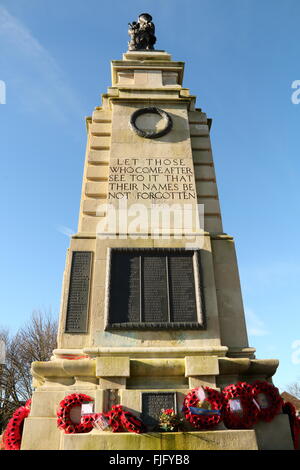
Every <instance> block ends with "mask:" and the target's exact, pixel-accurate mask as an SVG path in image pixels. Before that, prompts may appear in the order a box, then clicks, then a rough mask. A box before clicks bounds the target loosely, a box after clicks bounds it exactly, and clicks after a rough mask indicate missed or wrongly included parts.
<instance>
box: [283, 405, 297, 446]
mask: <svg viewBox="0 0 300 470" xmlns="http://www.w3.org/2000/svg"><path fill="white" fill-rule="evenodd" d="M282 411H283V413H284V414H287V415H288V417H289V420H290V426H291V432H292V437H293V443H294V448H295V450H299V447H300V442H299V441H300V416H297V413H296V408H295V407H294V405H293V404H292V403H290V402H289V401H288V402H286V403H284V405H283V406H282Z"/></svg>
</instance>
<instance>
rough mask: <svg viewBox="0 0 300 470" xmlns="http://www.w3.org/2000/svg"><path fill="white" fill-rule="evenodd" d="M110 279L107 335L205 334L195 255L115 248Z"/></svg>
mask: <svg viewBox="0 0 300 470" xmlns="http://www.w3.org/2000/svg"><path fill="white" fill-rule="evenodd" d="M109 279H110V282H109V295H108V298H109V302H108V322H107V326H106V328H107V329H120V328H121V329H122V328H127V329H139V330H140V329H149V330H151V329H161V330H166V329H201V328H204V314H203V310H204V303H203V298H202V297H203V296H202V288H201V285H200V284H201V280H202V275H201V274H200V256H199V255H198V252H197V251H194V250H184V249H161V248H158V249H143V248H140V249H138V248H137V249H130V248H127V249H121V248H114V249H112V250H111V261H110V278H109ZM197 291H198V292H197Z"/></svg>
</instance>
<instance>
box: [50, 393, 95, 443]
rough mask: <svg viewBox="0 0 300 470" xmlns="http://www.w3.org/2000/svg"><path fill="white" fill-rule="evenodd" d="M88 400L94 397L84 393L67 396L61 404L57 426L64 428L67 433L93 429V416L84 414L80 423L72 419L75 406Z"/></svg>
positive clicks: (84, 431)
mask: <svg viewBox="0 0 300 470" xmlns="http://www.w3.org/2000/svg"><path fill="white" fill-rule="evenodd" d="M87 401H93V398H91V397H89V396H88V395H84V394H83V393H72V394H71V395H68V396H66V397H65V398H64V399H63V400H62V401H61V402H60V404H59V409H58V411H57V413H56V415H57V426H58V428H59V429H62V430H63V431H64V432H65V434H73V433H86V432H90V431H91V430H92V429H93V417H92V415H90V416H82V417H81V420H80V423H74V422H73V421H72V420H71V415H70V413H71V410H72V408H74V407H75V406H81V405H82V403H84V402H87Z"/></svg>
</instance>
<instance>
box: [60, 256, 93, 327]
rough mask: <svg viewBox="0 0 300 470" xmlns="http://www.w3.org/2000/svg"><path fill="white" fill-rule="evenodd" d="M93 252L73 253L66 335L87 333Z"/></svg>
mask: <svg viewBox="0 0 300 470" xmlns="http://www.w3.org/2000/svg"><path fill="white" fill-rule="evenodd" d="M91 261H92V252H91V251H73V255H72V266H71V275H70V284H69V297H68V306H67V319H66V329H65V332H66V333H86V331H87V318H88V306H89V291H90V280H91Z"/></svg>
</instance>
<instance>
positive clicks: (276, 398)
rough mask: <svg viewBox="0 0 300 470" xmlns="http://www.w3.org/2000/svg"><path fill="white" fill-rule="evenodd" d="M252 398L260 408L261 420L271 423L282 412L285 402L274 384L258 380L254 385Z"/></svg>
mask: <svg viewBox="0 0 300 470" xmlns="http://www.w3.org/2000/svg"><path fill="white" fill-rule="evenodd" d="M252 396H253V398H254V400H255V402H256V403H257V404H258V406H259V419H262V420H263V421H267V422H269V421H272V419H273V418H274V417H275V416H276V415H277V414H278V413H279V412H280V409H281V406H282V404H283V400H282V398H281V396H280V394H279V391H278V388H277V387H274V385H273V384H270V383H269V382H266V381H261V380H257V381H256V382H254V383H253V384H252Z"/></svg>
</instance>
